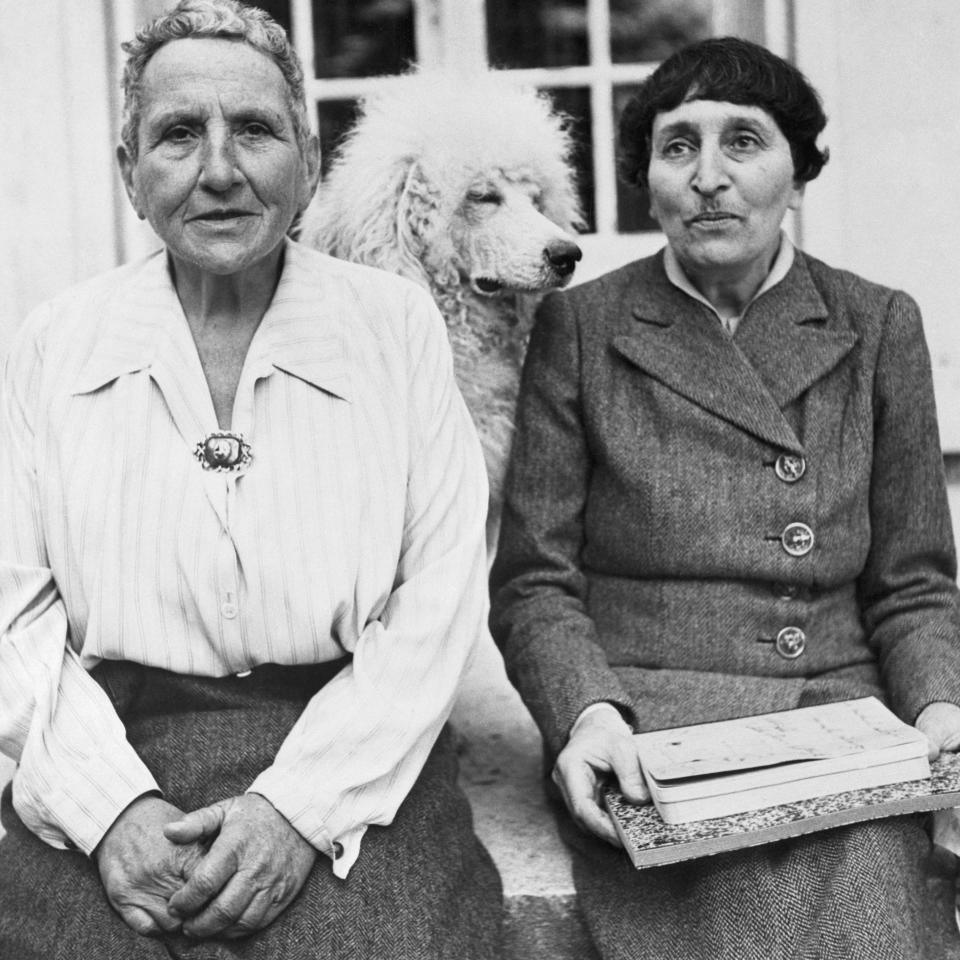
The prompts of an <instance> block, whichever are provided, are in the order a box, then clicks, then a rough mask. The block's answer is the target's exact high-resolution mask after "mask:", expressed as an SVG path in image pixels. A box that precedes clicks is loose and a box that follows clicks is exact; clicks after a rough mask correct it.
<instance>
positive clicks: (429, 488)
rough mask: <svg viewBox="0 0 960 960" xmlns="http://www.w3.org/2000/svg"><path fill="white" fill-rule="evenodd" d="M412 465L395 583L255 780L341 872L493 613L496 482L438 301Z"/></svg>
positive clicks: (422, 347)
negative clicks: (346, 661) (491, 535)
mask: <svg viewBox="0 0 960 960" xmlns="http://www.w3.org/2000/svg"><path fill="white" fill-rule="evenodd" d="M405 346H406V349H407V355H408V363H407V369H408V397H407V409H408V417H407V419H408V430H409V444H408V447H409V470H408V484H407V499H406V508H405V523H404V532H403V540H402V548H401V551H400V556H399V560H398V563H397V570H396V579H395V582H394V586H393V590H392V592H391V593H390V596H389V598H388V600H387V603H386V605H385V607H384V609H383V611H382V613H381V615H380V616H379V617H378V619H376V620H375V621H373V622H371V623H369V624H368V625H367V626H366V628H365V629H364V630H363V632H362V634H361V636H360V639H359V641H358V643H357V646H356V649H355V651H354V655H353V659H352V663H351V664H350V665H349V666H347V667H346V668H345V669H344V670H343V671H341V672H340V673H339V674H338V675H337V676H336V677H335V678H334V679H333V680H332V681H331V682H330V683H328V684H326V685H325V686H324V687H323V689H322V690H320V691H319V692H318V693H317V694H316V695H315V696H314V697H313V698H312V699H311V701H310V702H309V703H308V705H307V707H306V709H305V710H304V712H303V714H302V715H301V716H300V718H299V719H298V721H297V723H296V724H295V725H294V727H293V729H292V730H291V732H290V733H289V735H288V736H287V738H286V740H285V741H284V743H283V745H282V746H281V748H280V750H279V751H278V753H277V756H276V758H275V761H274V763H273V764H272V765H271V766H270V767H269V768H268V769H267V770H265V771H264V772H263V773H262V774H261V775H260V776H259V777H258V778H257V779H256V780H255V781H254V782H253V784H252V785H251V786H250V788H249V789H250V791H251V792H256V793H259V794H262V795H263V796H265V797H266V798H267V799H268V800H270V802H271V803H272V804H273V805H274V806H275V807H276V808H277V809H278V810H279V811H280V812H281V813H282V814H283V815H284V816H285V817H286V818H287V819H288V820H289V821H290V823H291V824H292V825H293V826H294V827H295V828H296V829H297V830H298V831H299V832H300V833H301V834H302V835H303V836H304V837H305V838H306V839H307V840H308V841H309V842H310V843H312V844H313V845H314V846H315V847H317V848H318V849H319V850H321V851H323V852H326V853H327V854H329V855H331V856H335V857H336V856H337V854H338V853H339V850H338V851H337V852H336V853H335V852H334V851H335V848H336V846H339V847H340V848H342V851H343V852H342V855H340V856H339V859H336V861H335V863H334V872H335V873H337V874H338V875H339V876H346V874H347V872H348V871H349V869H350V867H351V866H352V864H353V862H354V861H355V860H356V858H357V856H358V854H359V846H360V839H361V837H362V836H363V833H364V831H365V830H366V828H367V826H368V825H370V824H381V825H385V824H389V823H390V822H391V821H392V820H393V817H394V815H395V813H396V811H397V808H398V807H399V806H400V804H401V802H402V801H403V799H404V798H405V797H406V795H407V793H408V792H409V791H410V788H411V787H412V786H413V784H414V781H415V780H416V778H417V776H418V775H419V773H420V771H421V769H422V768H423V765H424V763H425V762H426V759H427V756H428V754H429V752H430V750H431V748H432V747H433V744H434V741H435V740H436V738H437V736H438V735H439V733H440V730H441V728H442V727H443V724H444V722H445V721H446V719H447V717H448V716H449V714H450V710H451V708H452V705H453V700H454V696H455V694H456V690H457V687H458V684H459V681H460V678H461V676H462V674H463V672H464V670H465V668H466V666H467V665H468V662H469V659H470V657H471V655H472V652H473V650H474V647H475V644H476V641H477V640H478V638H479V637H480V636H482V633H483V629H484V619H485V615H486V607H487V594H486V584H485V578H486V544H485V530H484V528H485V521H486V508H487V482H486V473H485V471H484V467H483V459H482V454H481V452H480V445H479V441H478V440H477V437H476V432H475V430H474V428H473V424H472V422H471V420H470V417H469V414H468V413H467V410H466V407H465V405H464V403H463V400H462V398H461V397H460V394H459V391H458V390H457V388H456V385H455V383H454V379H453V366H452V358H451V353H450V347H449V342H448V340H447V334H446V328H445V325H444V323H443V320H442V318H441V317H440V314H439V312H438V311H437V309H436V307H435V306H434V305H433V303H432V301H430V300H429V298H427V297H426V295H425V294H422V293H421V292H420V291H419V290H416V291H412V293H411V299H410V301H409V302H408V305H407V336H406V338H405Z"/></svg>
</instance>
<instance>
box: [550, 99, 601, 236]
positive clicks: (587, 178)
mask: <svg viewBox="0 0 960 960" xmlns="http://www.w3.org/2000/svg"><path fill="white" fill-rule="evenodd" d="M545 92H546V93H548V94H549V95H550V97H551V98H552V100H553V104H554V107H555V108H556V109H557V110H558V111H559V112H560V113H564V114H566V115H567V116H568V117H569V118H570V120H571V124H570V131H571V133H572V134H573V141H574V144H575V147H574V155H573V162H574V165H575V166H576V169H577V188H578V192H579V195H580V206H581V208H582V209H583V217H584V220H585V221H586V223H587V232H592V231H593V230H594V224H595V222H596V205H595V203H594V176H593V129H592V128H593V123H592V120H591V113H590V91H589V90H587V89H586V88H585V87H583V88H579V87H577V88H574V87H560V88H550V89H547V90H546V91H545Z"/></svg>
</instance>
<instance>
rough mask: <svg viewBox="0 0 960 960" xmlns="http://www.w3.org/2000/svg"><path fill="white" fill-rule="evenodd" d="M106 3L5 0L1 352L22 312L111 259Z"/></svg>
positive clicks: (0, 60)
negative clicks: (17, 4) (12, 0)
mask: <svg viewBox="0 0 960 960" xmlns="http://www.w3.org/2000/svg"><path fill="white" fill-rule="evenodd" d="M104 9H105V7H104V6H102V5H101V4H99V3H96V2H84V3H82V4H81V3H73V2H71V0H34V2H33V3H31V4H29V5H27V6H24V7H22V8H20V9H19V10H16V11H15V10H13V9H12V7H11V6H9V5H8V6H6V7H5V8H4V11H3V16H2V27H3V28H2V30H0V98H2V100H0V110H2V114H0V115H2V116H3V118H4V124H5V128H6V137H7V143H6V145H5V147H4V149H3V150H0V354H2V353H3V352H4V350H5V348H6V346H7V343H8V342H9V338H10V335H11V333H12V332H13V329H14V328H15V327H16V325H17V324H18V323H19V322H20V321H21V320H22V319H23V317H24V315H25V314H26V312H27V311H28V310H29V309H30V308H31V307H33V306H35V305H36V304H37V303H40V302H41V301H42V300H45V299H46V298H48V297H50V296H52V295H53V294H55V293H57V292H58V291H59V290H61V289H63V288H64V287H66V286H69V285H70V284H71V283H74V282H75V281H77V280H80V279H82V278H84V277H87V276H92V275H93V274H95V273H98V272H100V271H101V270H104V269H107V268H108V267H110V266H113V265H114V263H115V262H116V259H117V247H116V217H117V206H116V205H117V202H118V197H117V195H116V191H115V189H114V182H115V181H114V179H113V178H114V176H115V175H114V162H113V134H112V132H111V117H112V115H113V113H114V103H115V97H114V91H113V90H112V89H111V84H110V83H109V81H108V70H107V67H106V44H107V43H108V37H109V34H110V30H109V21H108V18H107V17H105V15H104Z"/></svg>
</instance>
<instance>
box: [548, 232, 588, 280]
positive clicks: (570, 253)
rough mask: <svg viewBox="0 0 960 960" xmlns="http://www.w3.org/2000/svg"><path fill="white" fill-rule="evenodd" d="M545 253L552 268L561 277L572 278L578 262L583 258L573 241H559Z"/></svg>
mask: <svg viewBox="0 0 960 960" xmlns="http://www.w3.org/2000/svg"><path fill="white" fill-rule="evenodd" d="M543 253H544V256H545V257H546V258H547V260H548V261H549V262H550V266H552V267H553V268H554V270H556V271H557V273H559V274H560V276H561V277H568V276H570V274H571V273H573V271H574V268H575V267H576V265H577V261H578V260H581V259H582V258H583V253H581V251H580V248H579V247H578V246H577V245H576V244H575V243H574V242H573V241H572V240H558V241H557V242H556V243H551V244H550V246H548V247H547V248H546V249H545V250H544V251H543Z"/></svg>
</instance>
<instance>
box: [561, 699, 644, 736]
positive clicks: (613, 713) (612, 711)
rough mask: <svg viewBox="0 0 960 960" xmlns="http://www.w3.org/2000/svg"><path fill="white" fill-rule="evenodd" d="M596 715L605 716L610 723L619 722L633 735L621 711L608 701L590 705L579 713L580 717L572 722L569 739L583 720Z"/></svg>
mask: <svg viewBox="0 0 960 960" xmlns="http://www.w3.org/2000/svg"><path fill="white" fill-rule="evenodd" d="M596 714H602V715H606V716H608V717H609V718H610V720H612V721H617V720H619V721H620V723H621V724H622V725H623V726H624V727H626V728H627V729H628V730H629V731H630V732H631V733H633V728H632V727H631V726H630V724H629V723H627V721H626V719H625V718H624V716H623V712H622V711H621V709H620V708H619V707H618V706H617V705H616V704H615V703H611V702H610V701H609V700H602V701H601V702H600V703H591V704H590V706H589V707H587V708H586V709H584V710H583V711H582V712H581V714H580V716H579V717H577V719H576V720H574V722H573V726H572V727H571V728H570V737H572V736H573V735H574V734H575V733H576V732H577V730H578V729H579V727H580V725H581V724H582V723H583V721H584V720H586V719H587V718H588V717H590V716H594V715H596Z"/></svg>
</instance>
